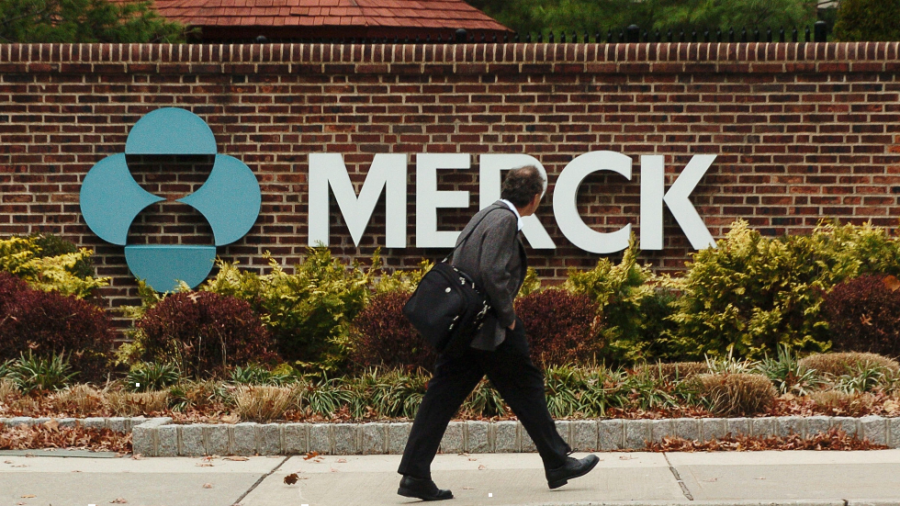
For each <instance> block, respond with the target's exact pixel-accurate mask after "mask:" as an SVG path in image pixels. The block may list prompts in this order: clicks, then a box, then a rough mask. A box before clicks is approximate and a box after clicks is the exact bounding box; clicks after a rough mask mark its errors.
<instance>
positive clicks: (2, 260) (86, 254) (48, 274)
mask: <svg viewBox="0 0 900 506" xmlns="http://www.w3.org/2000/svg"><path fill="white" fill-rule="evenodd" d="M63 244H64V242H63V241H62V240H61V239H59V238H51V236H46V235H35V236H29V237H15V236H13V237H10V238H8V239H0V271H6V272H9V273H10V274H13V275H15V276H17V277H19V278H22V279H23V280H25V281H26V282H27V283H28V284H29V285H31V286H33V287H35V288H37V289H39V290H42V291H45V292H51V291H55V292H59V293H61V294H63V295H73V296H75V297H77V298H79V299H84V298H87V297H90V296H91V295H93V294H94V292H95V291H96V290H97V289H98V288H100V287H104V286H106V285H107V284H109V278H98V277H95V276H94V275H93V269H92V268H90V265H91V260H90V257H91V255H92V254H93V251H91V250H89V249H86V248H80V249H78V250H77V251H76V250H75V246H74V245H71V244H69V246H64V245H63ZM45 248H46V249H47V251H46V252H45ZM57 253H58V254H57Z"/></svg>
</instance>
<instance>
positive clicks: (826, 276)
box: [668, 221, 900, 359]
mask: <svg viewBox="0 0 900 506" xmlns="http://www.w3.org/2000/svg"><path fill="white" fill-rule="evenodd" d="M898 259H900V248H898V241H896V240H895V239H892V238H891V237H889V236H888V235H887V234H886V232H885V231H884V230H882V229H876V228H874V227H871V226H868V225H864V226H853V225H847V226H843V227H838V226H834V225H829V224H824V225H820V226H819V227H817V228H816V229H815V231H814V232H813V234H811V235H808V236H788V237H783V238H777V239H770V238H764V237H762V236H761V235H760V234H759V233H758V232H756V231H753V230H751V229H750V228H749V227H748V226H747V223H746V222H743V221H740V222H738V223H736V224H735V225H734V226H733V228H732V229H731V231H730V232H728V234H727V236H726V238H725V239H723V240H720V241H719V242H718V245H717V247H716V248H708V249H705V250H702V251H699V252H698V253H696V254H695V255H694V258H693V262H691V263H690V264H689V270H688V272H687V273H686V274H685V276H684V277H681V278H674V279H670V280H669V281H668V286H670V287H671V288H674V289H677V290H679V291H681V292H682V293H683V296H682V297H680V298H679V299H677V300H676V301H675V302H674V303H673V305H674V306H675V308H676V312H675V314H673V315H672V316H671V317H670V320H671V321H673V322H674V323H676V324H677V325H678V326H677V329H676V330H675V331H674V332H673V334H674V335H673V341H674V342H675V343H676V345H677V346H678V347H679V348H681V350H682V352H683V353H684V355H686V356H688V357H693V358H700V357H703V356H704V355H710V356H723V355H725V354H727V353H729V350H731V351H733V353H734V354H735V355H736V356H739V357H745V358H754V359H755V358H760V357H762V356H763V355H764V354H765V353H766V352H770V353H771V352H774V351H775V350H776V347H777V346H778V345H779V344H786V345H788V346H790V347H791V348H792V349H794V350H797V351H802V352H810V351H824V350H827V349H828V347H829V335H828V325H827V323H826V322H825V321H824V317H823V316H822V314H821V309H822V301H823V298H824V295H825V293H827V292H828V291H829V290H830V289H831V288H832V287H833V286H834V285H835V284H837V283H839V282H841V281H843V280H845V279H848V278H850V277H853V276H856V275H858V274H859V273H862V272H888V273H890V272H895V271H897V270H898V269H900V261H898Z"/></svg>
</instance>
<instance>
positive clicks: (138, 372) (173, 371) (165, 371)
mask: <svg viewBox="0 0 900 506" xmlns="http://www.w3.org/2000/svg"><path fill="white" fill-rule="evenodd" d="M179 381H181V371H180V370H179V369H178V366H177V365H176V364H173V363H157V362H141V363H139V364H135V365H134V366H132V367H131V370H130V371H128V376H127V377H126V379H125V387H126V388H127V389H128V390H129V391H132V392H157V391H159V390H165V389H166V388H168V387H169V386H172V385H175V384H177V383H178V382H179Z"/></svg>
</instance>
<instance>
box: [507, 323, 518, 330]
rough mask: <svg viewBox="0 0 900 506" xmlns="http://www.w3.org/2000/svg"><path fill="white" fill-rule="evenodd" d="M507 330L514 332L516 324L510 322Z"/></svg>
mask: <svg viewBox="0 0 900 506" xmlns="http://www.w3.org/2000/svg"><path fill="white" fill-rule="evenodd" d="M507 328H508V329H509V330H516V322H515V321H513V322H512V325H510V326H509V327H507Z"/></svg>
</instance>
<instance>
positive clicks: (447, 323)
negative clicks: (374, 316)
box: [403, 262, 491, 355]
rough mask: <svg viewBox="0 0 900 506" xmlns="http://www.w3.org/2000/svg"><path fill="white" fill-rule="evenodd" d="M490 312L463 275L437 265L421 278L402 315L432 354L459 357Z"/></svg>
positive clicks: (473, 284) (485, 300) (481, 297)
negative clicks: (433, 351)
mask: <svg viewBox="0 0 900 506" xmlns="http://www.w3.org/2000/svg"><path fill="white" fill-rule="evenodd" d="M490 309H491V305H490V304H489V303H488V301H487V299H486V298H485V296H484V295H483V294H482V293H481V292H480V291H479V290H478V288H477V287H476V286H475V282H474V281H472V279H471V278H470V277H469V276H468V275H467V274H466V273H464V272H463V271H461V270H459V269H457V268H456V267H453V266H452V265H450V264H449V263H447V262H440V263H438V264H436V265H435V266H434V267H432V268H431V270H430V271H428V272H427V273H426V274H425V276H423V277H422V281H420V282H419V286H418V287H417V288H416V291H415V292H413V294H412V297H410V299H409V301H407V302H406V305H404V306H403V314H404V315H405V316H406V318H407V319H409V321H410V323H412V325H413V327H414V328H415V329H416V330H417V331H418V332H419V334H421V335H422V337H424V338H425V341H426V342H427V343H428V344H429V345H430V346H431V347H432V348H433V349H434V350H435V351H436V352H438V353H443V354H449V355H461V354H462V352H463V351H465V349H466V348H468V346H469V345H470V344H471V343H472V339H474V338H475V335H476V334H477V332H478V331H479V330H480V329H481V326H482V325H484V318H485V316H487V313H488V311H490Z"/></svg>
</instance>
